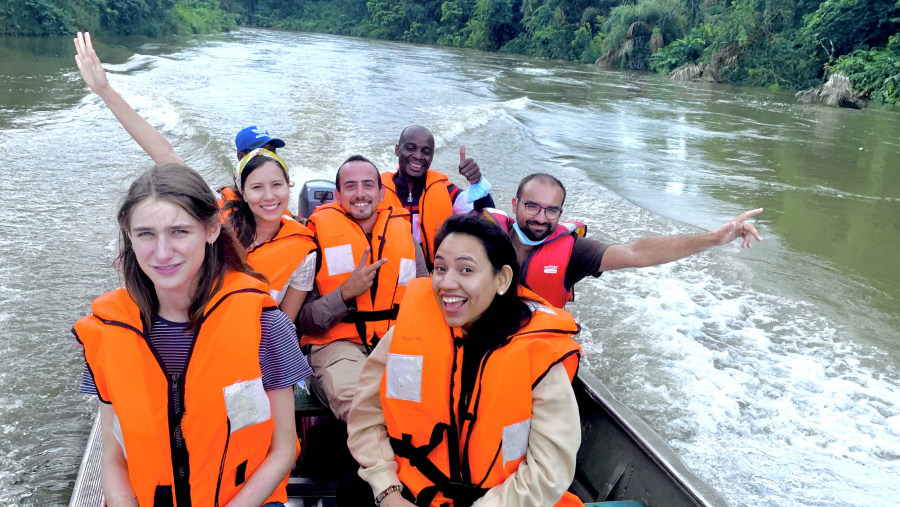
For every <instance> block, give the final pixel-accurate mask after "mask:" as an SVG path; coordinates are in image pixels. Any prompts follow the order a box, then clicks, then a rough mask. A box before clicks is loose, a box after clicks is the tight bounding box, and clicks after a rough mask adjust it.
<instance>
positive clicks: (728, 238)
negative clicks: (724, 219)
mask: <svg viewBox="0 0 900 507" xmlns="http://www.w3.org/2000/svg"><path fill="white" fill-rule="evenodd" d="M762 212H763V209H762V208H756V209H753V210H750V211H745V212H743V213H741V214H740V215H738V216H736V217H734V219H733V220H731V221H730V222H728V223H726V224H723V225H722V226H721V227H719V228H718V229H716V232H715V235H716V245H724V244H725V243H730V242H732V241H734V240H735V239H737V238H743V242H742V243H741V247H743V248H751V244H750V239H751V238H756V241H762V240H763V239H762V236H760V235H759V232H757V231H756V227H753V224H750V223H748V222H747V219H748V218H752V217H755V216H756V215H759V214H760V213H762Z"/></svg>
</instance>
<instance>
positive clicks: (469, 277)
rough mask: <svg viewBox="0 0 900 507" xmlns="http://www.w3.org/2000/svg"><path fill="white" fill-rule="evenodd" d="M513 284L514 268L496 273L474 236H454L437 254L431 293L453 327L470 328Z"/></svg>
mask: <svg viewBox="0 0 900 507" xmlns="http://www.w3.org/2000/svg"><path fill="white" fill-rule="evenodd" d="M511 281H512V268H510V267H509V266H503V267H502V268H501V269H499V270H497V271H496V272H495V269H494V266H493V265H492V264H491V261H490V259H488V256H487V251H486V250H485V249H484V245H483V244H482V243H481V241H480V240H478V239H477V238H476V237H474V236H470V235H468V234H459V233H451V234H449V235H447V237H446V238H444V241H443V242H442V243H441V246H440V247H439V248H438V251H437V253H436V254H435V258H434V272H433V273H432V275H431V290H432V291H434V296H435V298H436V299H437V302H438V305H439V306H440V308H441V313H443V314H444V319H445V320H446V321H447V324H449V325H450V326H451V327H462V328H464V329H468V328H470V327H471V326H472V324H473V323H474V322H475V321H476V320H478V318H479V317H481V315H482V314H484V312H485V310H487V309H488V307H489V306H490V305H491V302H492V301H494V297H495V296H496V295H497V294H498V292H505V291H506V290H508V289H509V286H510V283H511Z"/></svg>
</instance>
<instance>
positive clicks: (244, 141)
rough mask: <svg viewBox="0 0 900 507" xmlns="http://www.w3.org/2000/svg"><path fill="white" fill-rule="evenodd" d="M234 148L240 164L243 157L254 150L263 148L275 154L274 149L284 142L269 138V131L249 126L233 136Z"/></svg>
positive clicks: (281, 145)
mask: <svg viewBox="0 0 900 507" xmlns="http://www.w3.org/2000/svg"><path fill="white" fill-rule="evenodd" d="M234 146H235V147H236V148H237V159H238V162H240V161H241V159H243V158H244V155H246V154H248V153H250V152H251V151H253V150H255V149H256V148H263V149H266V150H269V151H271V152H272V153H275V149H276V148H281V147H283V146H284V141H282V140H281V139H277V138H274V137H272V136H270V135H269V131H267V130H265V129H261V128H259V127H257V126H256V125H251V126H250V127H247V128H245V129H243V130H241V131H240V132H238V134H237V135H236V136H234Z"/></svg>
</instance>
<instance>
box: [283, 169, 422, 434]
mask: <svg viewBox="0 0 900 507" xmlns="http://www.w3.org/2000/svg"><path fill="white" fill-rule="evenodd" d="M384 191H385V190H384V187H383V186H382V185H381V180H380V178H379V174H378V168H377V167H375V164H373V163H372V162H371V161H369V160H368V159H366V158H365V157H363V156H361V155H354V156H352V157H350V158H348V159H347V160H346V161H345V162H344V163H343V164H341V166H340V168H338V171H337V175H336V176H335V201H334V202H331V203H328V204H323V205H322V206H319V207H318V208H316V211H314V212H313V213H312V214H311V215H310V217H309V221H308V222H307V226H308V227H309V228H310V229H311V230H312V231H313V232H314V233H315V234H316V243H317V244H318V257H317V259H318V262H319V265H318V266H317V271H316V278H315V287H314V288H313V290H312V291H311V292H310V294H309V296H308V298H307V301H306V303H305V304H304V305H303V307H302V308H301V309H300V316H299V318H298V321H297V328H298V329H297V330H298V332H299V333H300V334H301V335H302V336H301V338H300V345H301V346H302V347H303V350H304V352H306V353H307V354H308V355H309V365H310V366H311V367H312V370H313V374H312V385H313V389H314V390H315V391H316V395H318V396H319V398H320V399H321V400H322V401H324V402H325V403H327V404H328V406H329V407H330V408H331V411H332V412H333V413H334V415H335V417H337V418H338V419H340V420H342V421H345V422H346V420H347V414H348V413H349V411H350V403H351V402H352V401H353V393H354V389H355V388H356V379H357V378H358V377H359V372H360V371H361V369H362V366H363V363H365V360H366V357H367V356H368V354H369V352H370V351H371V350H372V348H374V347H375V345H376V344H377V343H378V340H379V339H380V338H381V337H382V336H384V334H385V333H387V331H388V329H390V327H391V326H393V325H394V321H395V320H396V318H397V312H398V311H399V305H400V301H401V300H402V299H403V294H404V293H405V291H406V284H407V283H409V281H410V280H412V279H413V278H417V277H423V276H428V270H427V269H426V267H425V258H424V256H423V254H422V248H421V247H420V246H419V243H418V242H417V241H416V240H415V239H414V238H413V235H412V230H411V226H410V221H409V212H407V211H406V210H405V209H403V208H402V207H397V208H394V207H391V206H388V205H387V204H385V203H383V202H382V199H383V198H384Z"/></svg>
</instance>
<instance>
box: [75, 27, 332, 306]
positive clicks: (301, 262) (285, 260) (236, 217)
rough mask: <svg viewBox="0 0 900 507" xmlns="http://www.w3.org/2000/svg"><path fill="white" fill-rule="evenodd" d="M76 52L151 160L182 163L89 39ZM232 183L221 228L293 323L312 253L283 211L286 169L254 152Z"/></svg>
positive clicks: (310, 277) (88, 79)
mask: <svg viewBox="0 0 900 507" xmlns="http://www.w3.org/2000/svg"><path fill="white" fill-rule="evenodd" d="M75 51H76V56H75V62H76V63H77V64H78V70H79V71H80V72H81V77H82V78H83V79H84V82H85V84H87V86H88V87H89V88H90V89H91V91H93V92H94V93H96V94H97V95H98V96H100V98H101V99H103V102H104V103H106V106H107V107H108V108H109V110H110V111H111V112H112V113H113V115H115V117H116V119H118V120H119V123H121V124H122V126H123V127H125V130H126V131H128V133H129V134H130V135H131V137H132V138H133V139H134V140H135V141H136V142H137V143H138V144H139V145H140V146H141V148H143V149H144V151H145V152H147V154H148V155H150V158H152V159H153V161H154V162H156V163H157V164H160V165H163V164H168V163H177V164H184V162H183V161H182V159H181V157H179V156H178V154H177V153H175V150H174V149H173V148H172V145H171V144H170V143H169V141H167V140H166V138H165V137H163V135H162V134H161V133H159V132H158V131H157V130H156V129H155V128H153V126H152V125H150V124H149V123H147V121H146V120H144V118H142V117H141V116H140V115H139V114H137V112H136V111H135V110H134V109H133V108H132V107H131V106H130V105H128V103H127V102H125V100H124V99H123V98H122V97H121V96H120V95H119V94H118V93H117V92H116V91H115V90H114V89H113V88H112V86H110V84H109V81H108V80H107V78H106V72H105V71H104V70H103V67H102V66H101V64H100V59H99V58H97V53H96V52H95V51H94V48H93V45H92V44H91V38H90V35H89V34H87V33H85V34H81V33H79V34H78V37H77V38H76V39H75ZM234 184H235V187H234V190H236V193H235V196H236V197H237V198H236V199H231V200H225V201H223V202H224V208H223V212H224V213H225V214H226V216H227V221H226V226H229V227H228V228H230V229H231V230H232V231H233V232H234V234H235V236H236V237H237V239H238V241H239V242H240V243H241V245H243V246H244V248H245V249H247V262H248V263H249V264H250V266H251V267H252V268H253V269H255V270H257V271H259V272H260V273H262V274H263V275H265V276H266V278H267V279H268V280H269V286H270V288H271V295H272V297H273V298H274V299H275V301H276V302H277V303H278V306H279V308H281V310H282V311H283V312H284V313H285V314H287V316H288V317H290V319H291V320H292V321H293V320H295V319H296V318H297V314H298V313H299V311H300V307H301V306H302V305H303V302H304V301H305V299H306V295H307V293H308V292H309V291H310V290H312V285H313V281H314V277H315V264H316V253H315V243H314V242H313V234H312V232H311V231H310V230H309V229H307V228H306V227H305V226H303V225H301V224H300V223H298V222H296V221H295V220H293V219H292V218H291V217H290V214H289V213H288V212H287V204H288V201H289V199H290V178H289V176H288V172H287V165H286V164H285V163H284V161H283V160H282V159H281V157H279V156H278V155H276V154H275V153H273V152H270V151H268V150H264V149H256V150H253V151H252V152H250V153H248V154H247V155H246V156H244V158H243V159H242V160H241V162H240V164H239V165H238V167H237V169H236V170H235V173H234Z"/></svg>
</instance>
